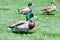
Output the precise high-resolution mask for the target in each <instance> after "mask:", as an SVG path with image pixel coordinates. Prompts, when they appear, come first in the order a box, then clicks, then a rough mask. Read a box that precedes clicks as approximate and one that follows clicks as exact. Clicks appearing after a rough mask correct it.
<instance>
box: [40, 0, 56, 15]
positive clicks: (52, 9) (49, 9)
mask: <svg viewBox="0 0 60 40" xmlns="http://www.w3.org/2000/svg"><path fill="white" fill-rule="evenodd" d="M55 10H56V6H55V1H54V0H52V2H51V6H49V7H47V8H44V9H42V10H41V11H42V12H43V13H47V14H50V12H53V11H55Z"/></svg>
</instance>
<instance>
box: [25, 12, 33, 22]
mask: <svg viewBox="0 0 60 40" xmlns="http://www.w3.org/2000/svg"><path fill="white" fill-rule="evenodd" d="M33 16H34V15H33V13H31V12H28V13H27V14H26V21H27V20H30V19H31V18H32V17H33Z"/></svg>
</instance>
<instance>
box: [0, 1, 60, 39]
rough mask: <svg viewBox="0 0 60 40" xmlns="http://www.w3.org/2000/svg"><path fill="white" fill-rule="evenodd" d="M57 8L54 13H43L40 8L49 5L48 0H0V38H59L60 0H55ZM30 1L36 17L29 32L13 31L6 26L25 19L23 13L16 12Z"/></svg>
mask: <svg viewBox="0 0 60 40" xmlns="http://www.w3.org/2000/svg"><path fill="white" fill-rule="evenodd" d="M55 1H56V2H55V3H56V7H57V10H56V11H55V12H52V14H54V15H43V13H42V12H41V11H40V10H41V9H42V8H45V7H48V6H50V5H51V4H50V2H51V1H50V0H0V40H60V1H59V0H55ZM28 2H32V3H33V5H32V10H33V13H34V15H35V16H37V18H33V20H34V21H35V23H36V25H35V28H33V29H32V30H30V31H29V33H21V34H18V33H13V32H11V31H10V30H8V26H9V25H11V24H14V23H16V22H18V21H22V20H25V15H21V14H19V13H18V12H17V9H18V8H20V7H24V6H27V4H28Z"/></svg>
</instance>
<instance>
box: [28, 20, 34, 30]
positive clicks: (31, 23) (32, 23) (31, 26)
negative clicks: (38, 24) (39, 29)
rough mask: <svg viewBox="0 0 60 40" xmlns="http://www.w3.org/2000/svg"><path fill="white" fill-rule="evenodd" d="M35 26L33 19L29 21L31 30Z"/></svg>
mask: <svg viewBox="0 0 60 40" xmlns="http://www.w3.org/2000/svg"><path fill="white" fill-rule="evenodd" d="M34 27H35V22H33V21H32V20H30V21H29V30H31V29H33V28H34Z"/></svg>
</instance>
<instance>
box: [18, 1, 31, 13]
mask: <svg viewBox="0 0 60 40" xmlns="http://www.w3.org/2000/svg"><path fill="white" fill-rule="evenodd" d="M31 6H32V3H31V2H29V3H28V7H22V8H20V9H18V12H19V13H21V14H26V13H27V12H29V11H30V12H31V11H32V8H31Z"/></svg>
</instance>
